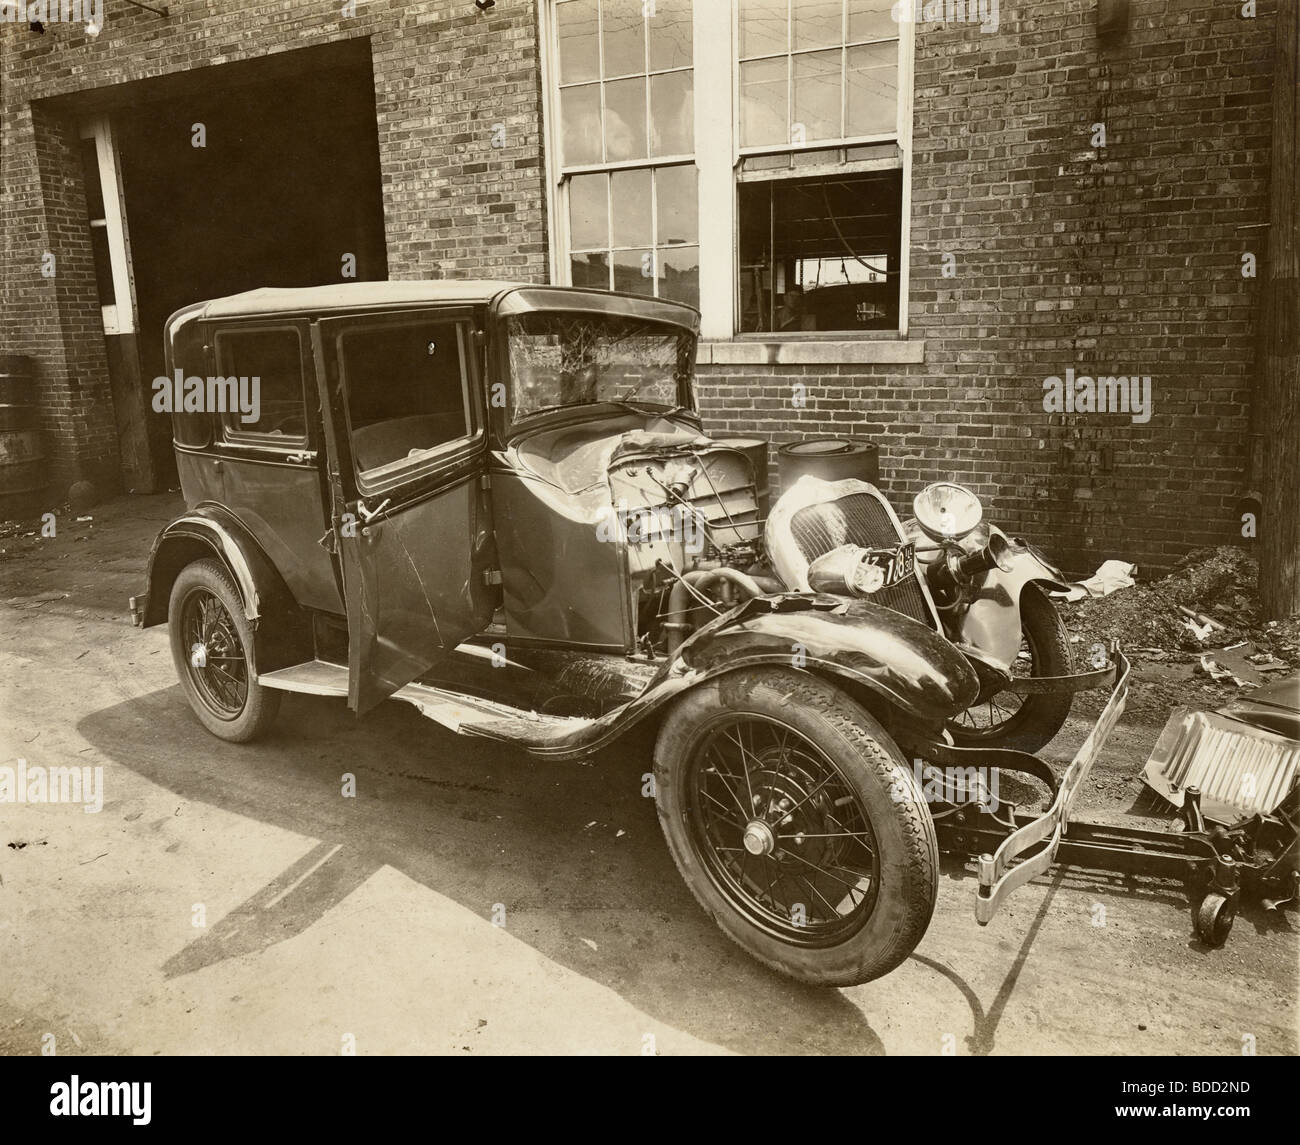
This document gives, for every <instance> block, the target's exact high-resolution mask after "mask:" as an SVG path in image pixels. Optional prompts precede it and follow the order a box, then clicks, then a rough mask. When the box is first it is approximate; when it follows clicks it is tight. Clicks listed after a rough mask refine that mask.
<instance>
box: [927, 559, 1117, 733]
mask: <svg viewBox="0 0 1300 1145" xmlns="http://www.w3.org/2000/svg"><path fill="white" fill-rule="evenodd" d="M1020 623H1021V632H1022V636H1021V645H1020V646H1021V653H1020V656H1027V657H1028V659H1027V660H1025V659H1021V658H1020V656H1018V657H1017V658H1016V660H1015V661H1014V663H1013V670H1014V668H1016V667H1020V668H1024V667H1027V668H1028V674H1027V675H1026V676H1021V677H1015V676H1012V677H1011V678H1010V679H1009V680H1008V681H1007V684H1006V686H1005V687H1001V688H999V687H998V686H997V684H991V685H988V684H986V685H985V686H984V687H982V689H981V694H980V697H979V699H978V700H977V701H976V703H975V704H974V705H972V706H971V707H969V708H967V709H966V710H965V711H964V712H961V713H960V714H959V715H958V716H957V717H956V718H954V719H952V720H950V721H949V722H948V731H949V732H950V733H951V735H952V738H953V742H954V743H957V744H961V745H964V746H966V747H978V746H980V745H981V744H996V745H997V746H998V747H1008V748H1014V749H1016V750H1017V751H1030V752H1032V751H1039V750H1041V749H1042V748H1044V747H1046V746H1047V745H1048V744H1049V743H1051V741H1052V740H1053V739H1054V738H1055V737H1056V734H1057V732H1059V731H1060V730H1061V728H1062V727H1064V725H1065V721H1066V719H1067V718H1068V717H1069V714H1070V704H1071V701H1072V699H1073V696H1072V692H1073V691H1074V690H1075V689H1074V688H1072V687H1070V686H1069V685H1070V684H1071V683H1077V684H1079V685H1080V686H1082V687H1097V686H1099V684H1100V683H1101V682H1102V680H1099V679H1097V678H1096V677H1094V676H1093V675H1092V674H1091V673H1089V674H1087V675H1086V676H1080V677H1077V678H1076V677H1073V676H1072V675H1071V671H1070V670H1071V668H1072V666H1073V664H1072V659H1071V655H1070V636H1069V633H1068V632H1066V630H1065V625H1064V624H1063V623H1062V621H1061V617H1060V614H1059V613H1058V612H1057V611H1056V605H1054V604H1053V603H1052V600H1051V598H1050V597H1049V596H1048V595H1047V594H1046V593H1045V592H1043V590H1042V589H1040V588H1039V587H1038V586H1037V585H1034V584H1027V585H1025V586H1024V588H1023V589H1022V590H1021V594H1020ZM1101 675H1102V677H1103V679H1104V670H1103V673H1102V674H1101ZM1035 677H1047V678H1061V677H1064V678H1065V679H1060V680H1059V683H1060V684H1061V685H1064V686H1060V687H1057V686H1053V687H1052V688H1051V689H1050V690H1044V691H1041V692H1040V691H1036V690H1034V689H1033V686H1032V683H1031V681H1033V679H1034V678H1035ZM1024 685H1028V687H1026V686H1024Z"/></svg>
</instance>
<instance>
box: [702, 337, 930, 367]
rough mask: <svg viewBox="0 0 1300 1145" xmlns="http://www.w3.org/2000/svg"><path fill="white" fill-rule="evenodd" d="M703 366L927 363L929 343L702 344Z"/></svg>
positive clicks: (882, 340)
mask: <svg viewBox="0 0 1300 1145" xmlns="http://www.w3.org/2000/svg"><path fill="white" fill-rule="evenodd" d="M698 360H699V364H700V365H701V366H829V365H840V366H858V365H862V366H865V365H872V364H877V363H886V364H890V365H893V364H900V365H901V364H905V363H908V362H924V361H925V342H924V341H920V340H911V341H909V340H906V339H902V338H880V339H876V340H867V339H854V340H852V341H846V342H834V341H829V340H826V341H823V340H821V339H813V338H808V339H802V338H800V339H794V338H789V339H785V340H783V341H771V342H769V341H760V340H758V339H755V340H753V341H749V340H743V341H733V342H722V341H718V342H701V343H700V345H699V359H698Z"/></svg>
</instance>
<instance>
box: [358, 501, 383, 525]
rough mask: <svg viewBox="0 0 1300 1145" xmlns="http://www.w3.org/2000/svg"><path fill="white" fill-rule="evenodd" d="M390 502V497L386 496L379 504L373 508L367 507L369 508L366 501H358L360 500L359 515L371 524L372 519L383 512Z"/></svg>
mask: <svg viewBox="0 0 1300 1145" xmlns="http://www.w3.org/2000/svg"><path fill="white" fill-rule="evenodd" d="M388 502H389V498H387V497H385V498H384V499H383V500H382V501H380V502H379V504H378V505H376V506H375V507H374V508H373V509H367V508H366V503H365V502H364V501H358V502H357V515H358V516H359V517H360V518H361V519H362V520H363V521H365V522H366V523H367V524H369V523H370V522H371V521H373V520H374V519H375V518H376V517H378V516H379V514H380V513H382V512H383V511H384V510H385V509H387V508H388Z"/></svg>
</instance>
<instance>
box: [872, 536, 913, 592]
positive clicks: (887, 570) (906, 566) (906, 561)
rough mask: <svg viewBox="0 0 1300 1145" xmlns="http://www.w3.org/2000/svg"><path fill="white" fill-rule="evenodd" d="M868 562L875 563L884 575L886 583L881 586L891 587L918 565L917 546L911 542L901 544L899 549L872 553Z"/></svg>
mask: <svg viewBox="0 0 1300 1145" xmlns="http://www.w3.org/2000/svg"><path fill="white" fill-rule="evenodd" d="M867 563H868V564H872V565H875V566H876V568H878V569H880V571H881V573H882V574H883V575H884V578H885V579H884V583H883V584H882V585H881V586H880V587H881V588H889V587H890V585H895V584H897V583H898V582H899V581H900V580H905V579H906V578H907V577H909V576H911V575H912V571H913V569H914V568H915V567H916V546H915V545H914V544H911V543H909V544H906V545H900V546H899V547H898V548H897V549H889V550H882V551H880V552H876V553H872V554H871V556H870V557H868V558H867Z"/></svg>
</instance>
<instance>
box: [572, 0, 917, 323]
mask: <svg viewBox="0 0 1300 1145" xmlns="http://www.w3.org/2000/svg"><path fill="white" fill-rule="evenodd" d="M903 7H904V8H905V9H906V8H910V5H904V6H903ZM898 10H899V5H898V4H897V3H895V0H694V2H693V3H692V0H549V3H548V4H547V6H546V11H547V19H548V20H549V21H550V22H551V23H550V36H549V43H550V51H549V56H548V58H549V61H550V76H551V80H550V90H549V92H548V107H549V112H548V115H549V124H550V129H551V134H552V139H553V141H554V145H555V150H554V152H553V154H554V155H556V156H558V157H557V158H556V159H554V160H553V166H552V174H553V177H554V180H555V183H554V186H555V189H556V192H557V194H556V212H555V218H556V239H557V244H558V247H559V251H558V256H559V257H558V258H557V260H556V268H555V269H556V274H557V276H558V278H559V280H560V281H567V282H569V283H571V284H572V285H574V286H598V287H608V288H613V289H617V290H624V291H633V292H637V293H642V294H654V295H657V296H659V297H663V298H673V299H679V300H682V301H686V302H691V303H693V304H695V305H697V306H699V307H700V308H701V311H702V313H703V323H702V326H703V329H704V330H705V332H706V336H707V337H710V338H725V337H727V336H729V335H731V334H779V335H781V336H782V337H787V336H791V335H799V334H819V333H823V334H824V333H855V332H864V331H892V332H899V331H901V330H903V329H904V328H905V322H906V307H905V306H904V305H903V304H902V291H903V284H904V283H905V281H906V270H907V268H906V259H905V250H904V245H903V244H904V239H905V234H906V226H907V224H906V194H907V191H906V188H907V179H906V170H905V165H906V162H907V155H906V151H905V149H906V148H908V147H910V122H909V121H910V110H911V100H910V83H911V62H910V52H911V45H912V32H911V26H910V23H908V22H903V23H900V22H899V18H898ZM697 102H698V103H699V104H700V107H699V109H698V118H696V115H697V109H696V107H695V104H696V103H697ZM696 131H698V132H699V138H698V139H696V138H695V134H696ZM701 227H702V228H703V229H701ZM701 281H703V282H704V283H705V288H704V290H703V291H701V285H700V284H701Z"/></svg>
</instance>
